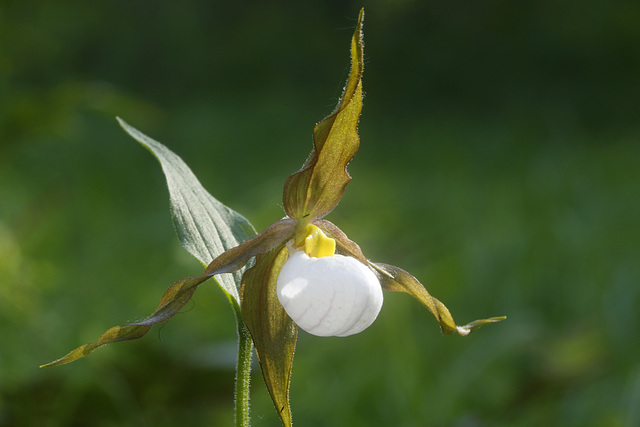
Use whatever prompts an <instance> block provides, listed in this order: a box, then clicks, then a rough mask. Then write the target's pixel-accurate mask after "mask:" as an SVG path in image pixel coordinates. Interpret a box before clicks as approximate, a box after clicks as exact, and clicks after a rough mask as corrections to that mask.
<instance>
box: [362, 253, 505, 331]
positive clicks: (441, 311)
mask: <svg viewBox="0 0 640 427" xmlns="http://www.w3.org/2000/svg"><path fill="white" fill-rule="evenodd" d="M369 265H371V266H372V267H373V268H374V269H375V270H376V271H377V272H378V277H379V278H380V284H381V285H382V287H383V288H384V289H386V290H388V291H394V292H405V293H407V294H409V295H413V296H414V297H415V298H417V299H418V301H420V302H421V303H422V304H424V305H425V306H426V307H427V308H428V309H429V311H431V313H433V315H434V316H435V318H436V320H437V321H438V323H439V324H440V328H442V332H444V333H445V334H451V333H453V332H457V333H459V334H460V335H462V336H465V335H469V334H470V333H471V332H472V331H474V330H476V329H478V328H479V327H480V326H482V325H486V324H487V323H494V322H499V321H501V320H504V319H506V317H505V316H501V317H491V318H489V319H481V320H475V321H473V322H471V323H468V324H466V325H464V326H457V325H456V323H455V322H454V320H453V317H452V316H451V313H450V312H449V310H448V309H447V307H445V305H444V304H443V303H441V302H440V301H438V300H437V299H436V298H434V297H432V296H431V295H430V294H429V292H427V290H426V289H425V287H424V286H422V283H420V282H419V281H418V279H416V278H415V277H413V276H412V275H411V274H409V273H407V272H406V271H404V270H403V269H401V268H398V267H394V266H393V265H389V264H381V263H369Z"/></svg>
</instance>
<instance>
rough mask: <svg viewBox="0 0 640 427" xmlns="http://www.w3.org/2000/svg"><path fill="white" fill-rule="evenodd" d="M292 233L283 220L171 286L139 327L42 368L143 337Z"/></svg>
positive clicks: (118, 330)
mask: <svg viewBox="0 0 640 427" xmlns="http://www.w3.org/2000/svg"><path fill="white" fill-rule="evenodd" d="M293 229H294V222H293V221H292V220H281V221H278V222H276V223H273V224H271V225H270V226H269V227H268V228H267V229H266V230H264V231H263V232H262V233H260V234H259V235H257V236H256V237H254V238H253V239H250V240H247V241H246V242H244V243H242V244H240V245H239V246H237V247H235V248H231V249H229V250H228V251H226V252H224V253H222V254H221V255H220V256H219V257H217V258H216V259H214V260H213V261H211V263H210V264H209V266H208V267H207V269H206V270H205V272H204V274H203V275H201V276H193V277H187V278H185V279H182V280H179V281H177V282H176V283H174V284H173V285H171V286H170V287H169V289H167V290H166V292H165V293H164V295H163V296H162V299H161V300H160V303H159V304H158V307H157V308H156V310H155V311H154V312H153V313H151V315H149V316H148V317H147V318H146V319H144V320H142V321H140V322H136V323H131V324H127V325H120V326H114V327H112V328H109V329H108V330H107V331H106V332H104V333H103V334H102V335H101V336H100V338H98V340H97V341H96V342H93V343H89V344H84V345H82V346H80V347H78V348H76V349H75V350H72V351H71V352H69V353H68V354H67V355H65V356H63V357H61V358H60V359H58V360H55V361H53V362H50V363H47V364H45V365H42V366H41V368H45V367H49V366H57V365H64V364H65V363H69V362H73V361H74V360H77V359H80V358H82V357H84V356H87V355H88V354H89V353H91V352H92V351H94V350H96V349H97V348H99V347H102V346H103V345H105V344H111V343H114V342H119V341H128V340H134V339H137V338H140V337H143V336H144V335H145V334H146V333H147V332H149V330H150V329H151V327H152V326H153V325H156V324H158V323H162V322H165V321H167V320H169V319H170V318H171V317H173V316H174V315H176V314H177V313H178V312H179V311H180V310H181V309H182V307H184V306H185V304H186V303H187V302H189V300H190V299H191V297H192V296H193V294H194V292H195V291H196V289H197V288H198V286H199V285H200V284H201V283H203V282H205V281H206V280H208V279H210V278H212V277H213V276H214V275H216V274H223V273H233V272H235V271H238V270H239V269H241V268H242V267H243V266H244V265H245V264H246V263H247V261H249V259H250V258H252V257H254V256H256V255H258V254H261V253H265V252H269V251H270V250H272V249H273V248H274V247H280V246H282V245H283V242H285V241H287V240H289V239H290V238H291V236H292V235H293ZM285 259H286V258H285Z"/></svg>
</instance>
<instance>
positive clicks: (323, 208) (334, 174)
mask: <svg viewBox="0 0 640 427" xmlns="http://www.w3.org/2000/svg"><path fill="white" fill-rule="evenodd" d="M363 18H364V9H362V10H361V11H360V16H359V19H358V25H357V27H356V30H355V32H354V34H353V38H352V41H351V72H350V74H349V79H348V80H347V84H346V85H345V88H344V92H343V94H342V97H341V99H340V102H339V103H338V105H337V107H336V110H335V111H334V112H333V113H332V114H331V115H330V116H329V117H327V118H326V119H324V120H323V121H321V122H320V123H318V124H317V125H316V126H315V128H314V130H313V144H314V149H313V151H312V152H311V155H310V156H309V158H308V159H307V161H306V162H305V163H304V165H302V169H300V171H298V172H296V173H295V174H293V175H291V176H290V177H289V178H287V180H286V182H285V185H284V195H283V200H284V208H285V211H286V212H287V215H289V217H290V218H297V219H302V218H309V219H314V218H322V217H323V216H325V215H327V214H328V213H329V212H331V211H332V210H333V208H335V207H336V205H337V204H338V202H340V199H341V198H342V195H343V194H344V191H345V188H346V186H347V184H348V183H349V181H350V180H351V177H350V176H349V174H348V173H347V169H346V168H347V164H348V163H349V161H350V160H351V159H352V158H353V156H355V154H356V152H357V151H358V146H359V144H360V139H359V138H358V120H359V118H360V112H361V111H362V72H363V67H364V62H363V43H362V21H363Z"/></svg>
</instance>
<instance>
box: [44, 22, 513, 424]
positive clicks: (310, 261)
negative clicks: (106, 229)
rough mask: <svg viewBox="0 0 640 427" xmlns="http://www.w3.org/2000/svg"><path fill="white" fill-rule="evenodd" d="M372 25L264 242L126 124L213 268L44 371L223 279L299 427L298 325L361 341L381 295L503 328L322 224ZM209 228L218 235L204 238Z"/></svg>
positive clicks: (280, 403) (141, 326)
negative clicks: (295, 404) (408, 298)
mask: <svg viewBox="0 0 640 427" xmlns="http://www.w3.org/2000/svg"><path fill="white" fill-rule="evenodd" d="M363 17H364V11H361V12H360V16H359V19H358V24H357V27H356V30H355V32H354V34H353V37H352V40H351V69H350V74H349V77H348V80H347V83H346V85H345V87H344V91H343V94H342V96H341V98H340V100H339V102H338V105H337V107H336V109H335V110H334V112H333V113H332V114H331V115H329V116H328V117H327V118H325V119H324V120H322V121H321V122H319V123H318V124H317V125H316V126H315V128H314V129H313V140H314V146H313V150H312V152H311V155H310V156H309V157H308V158H307V160H306V162H305V163H304V164H303V166H302V168H301V169H300V170H299V171H298V172H296V173H294V174H292V175H291V176H289V177H288V178H287V180H286V181H285V184H284V195H283V204H284V210H285V212H286V217H285V218H284V219H281V220H279V221H276V222H275V223H273V224H271V225H270V226H269V227H267V228H266V229H265V230H264V231H263V232H262V233H260V234H258V235H254V231H253V227H252V226H251V225H250V224H249V222H248V221H247V220H246V219H245V218H244V217H242V216H241V215H239V214H237V213H236V212H234V211H232V210H231V209H229V208H227V207H226V206H224V205H222V204H221V203H220V202H218V201H217V200H216V199H214V198H213V197H211V196H210V195H209V194H208V193H207V192H206V190H204V189H203V188H202V187H201V185H200V183H199V182H198V181H197V179H196V178H195V176H193V174H192V173H191V171H190V170H189V169H188V167H187V166H186V165H185V164H184V163H183V162H182V160H180V158H179V157H178V156H176V155H175V154H173V153H172V152H171V151H169V150H168V149H167V148H166V147H164V146H163V145H162V144H160V143H158V142H156V141H154V140H152V139H150V138H148V137H146V136H145V135H143V134H142V133H140V132H139V131H137V130H136V129H134V128H132V127H131V126H129V125H128V124H126V123H125V122H124V121H122V120H120V119H119V120H120V124H121V125H122V126H123V128H124V129H125V130H126V131H127V132H128V133H129V134H130V135H131V136H133V137H134V138H135V139H136V140H138V141H139V142H140V143H141V144H143V145H144V146H145V147H147V148H148V149H149V150H150V151H151V152H152V153H153V154H154V155H155V156H156V157H157V158H158V160H159V161H160V163H161V165H162V167H163V170H164V172H165V175H166V177H167V181H168V184H169V192H170V196H171V202H172V214H173V218H174V222H175V224H176V229H177V230H178V234H179V235H180V238H181V240H182V243H183V245H184V246H185V248H186V249H187V250H188V251H189V252H191V253H192V254H193V255H194V256H196V257H197V258H198V259H200V260H201V261H202V262H203V263H205V264H206V265H207V267H206V269H205V270H204V273H203V274H201V275H198V276H193V277H187V278H184V279H182V280H179V281H177V282H176V283H174V284H173V285H171V286H170V287H169V288H168V289H167V291H166V292H165V294H164V295H163V297H162V299H161V300H160V303H159V304H158V307H157V308H156V310H155V311H154V312H153V313H152V314H151V315H149V316H148V317H147V318H146V319H144V320H142V321H140V322H136V323H131V324H127V325H121V326H115V327H112V328H110V329H108V330H107V331H106V332H104V333H103V334H102V336H100V338H99V339H98V340H97V341H96V342H93V343H89V344H85V345H83V346H80V347H78V348H77V349H75V350H73V351H71V352H70V353H68V354H67V355H66V356H64V357H62V358H60V359H58V360H55V361H53V362H51V363H48V364H46V365H43V366H54V365H62V364H65V363H69V362H72V361H74V360H77V359H79V358H81V357H84V356H86V355H88V354H89V353H91V352H92V351H94V350H95V349H97V348H98V347H101V346H103V345H105V344H109V343H113V342H118V341H125V340H132V339H136V338H140V337H142V336H143V335H145V334H146V333H147V332H148V331H149V330H150V329H151V327H152V326H153V325H156V324H158V323H161V322H165V321H166V320H168V319H169V318H171V317H172V316H174V315H175V314H176V313H178V312H179V311H180V309H181V308H182V307H184V305H185V304H186V303H187V302H188V301H189V300H190V299H191V297H192V296H193V294H194V292H195V291H196V289H197V287H198V286H199V285H200V284H202V283H203V282H205V281H207V280H209V279H211V278H213V277H214V276H215V277H216V278H215V280H216V281H217V282H218V283H219V284H220V286H221V288H222V290H223V291H224V293H225V294H226V295H227V297H228V299H229V301H230V302H231V305H232V307H233V308H234V311H235V313H236V315H237V318H238V324H239V330H244V328H246V330H248V331H249V333H250V336H251V338H252V341H253V343H254V345H255V350H256V353H257V355H258V359H259V361H260V365H261V368H262V374H263V377H264V380H265V383H266V385H267V388H268V390H269V393H270V395H271V397H272V400H273V403H274V405H275V407H276V410H277V411H278V414H279V416H280V418H281V420H282V422H283V423H284V425H285V426H290V425H291V409H290V406H289V384H290V375H291V368H292V361H293V353H294V348H295V345H296V339H297V333H298V327H300V328H302V329H303V330H305V331H307V332H309V333H311V334H314V335H318V336H347V335H352V334H355V333H359V332H361V331H363V330H364V329H366V328H367V327H369V326H370V325H371V324H372V323H373V321H374V320H375V318H376V317H377V315H378V313H379V312H380V309H381V307H382V301H383V293H382V290H383V289H384V290H387V291H394V292H404V293H407V294H410V295H412V296H413V297H415V298H416V299H418V301H420V302H421V303H422V304H424V305H425V306H426V307H427V309H429V310H430V311H431V313H432V314H433V315H434V316H435V318H436V320H437V322H438V323H439V325H440V327H441V329H442V332H443V333H445V334H451V333H454V332H456V333H458V334H460V335H463V336H464V335H468V334H469V333H470V332H471V331H473V330H475V329H477V328H478V327H480V326H482V325H484V324H487V323H491V322H497V321H500V320H503V319H504V317H492V318H488V319H482V320H476V321H474V322H471V323H469V324H466V325H464V326H458V325H456V323H455V322H454V320H453V317H452V316H451V314H450V312H449V310H448V309H447V308H446V307H445V306H444V304H442V303H441V302H440V301H439V300H437V299H436V298H434V297H432V296H431V295H430V294H429V292H427V290H426V289H425V288H424V286H423V285H422V284H421V283H420V282H419V281H418V280H417V279H416V278H415V277H414V276H412V275H411V274H409V273H408V272H406V271H404V270H402V269H401V268H398V267H394V266H392V265H388V264H383V263H377V262H372V261H370V260H369V259H367V257H366V256H365V255H364V254H363V252H362V251H361V249H360V247H359V246H358V245H357V244H356V243H355V242H353V241H352V240H350V239H349V238H348V237H347V235H346V234H345V233H343V232H342V230H340V228H338V227H337V226H336V225H334V224H333V223H331V222H329V221H327V220H325V219H324V217H325V216H326V215H327V214H329V213H330V212H331V211H332V210H333V209H334V208H335V207H336V206H337V204H338V203H339V202H340V200H341V198H342V196H343V194H344V191H345V188H346V185H347V184H348V182H349V181H350V180H351V177H350V176H349V174H348V173H347V170H346V167H347V164H348V163H349V162H350V161H351V159H352V158H353V157H354V155H355V154H356V152H357V150H358V147H359V143H360V141H359V137H358V133H357V126H358V120H359V117H360V113H361V110H362V97H363V92H362V72H363V42H362V22H363ZM202 229H208V230H214V231H210V232H208V233H202V231H201V230H202ZM198 233H200V234H198ZM248 263H249V264H251V267H250V268H247V264H248ZM227 273H231V274H227Z"/></svg>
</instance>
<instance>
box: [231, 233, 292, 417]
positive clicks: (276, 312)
mask: <svg viewBox="0 0 640 427" xmlns="http://www.w3.org/2000/svg"><path fill="white" fill-rule="evenodd" d="M288 256H289V250H288V249H287V248H286V247H285V246H284V245H282V246H281V247H279V248H276V249H274V250H272V251H271V252H269V253H266V254H262V255H259V256H257V257H256V263H255V265H254V266H253V267H251V268H250V269H249V270H247V271H246V272H245V273H244V276H243V277H242V287H241V289H240V296H241V301H242V304H241V307H242V317H243V319H244V321H245V323H246V325H247V328H248V329H249V331H250V332H251V337H252V338H253V342H254V344H255V348H256V354H257V355H258V360H259V361H260V366H261V368H262V376H263V377H264V381H265V383H266V385H267V389H268V390H269V394H270V395H271V399H272V400H273V404H274V405H275V407H276V410H277V411H278V414H279V415H280V418H281V419H282V423H283V424H284V425H285V426H287V427H289V426H291V407H290V406H289V384H290V378H291V366H292V364H293V352H294V350H295V347H296V339H297V336H298V328H297V326H296V325H295V323H293V320H291V319H290V318H289V316H288V315H287V313H286V312H285V311H284V309H283V308H282V305H280V302H279V301H278V296H277V294H276V281H277V279H278V274H279V273H280V269H281V268H282V265H283V264H284V263H285V261H286V260H287V258H288Z"/></svg>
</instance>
